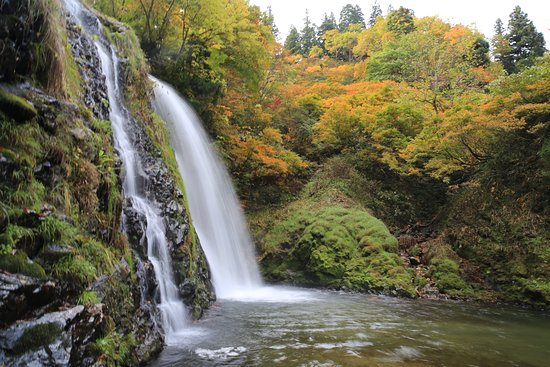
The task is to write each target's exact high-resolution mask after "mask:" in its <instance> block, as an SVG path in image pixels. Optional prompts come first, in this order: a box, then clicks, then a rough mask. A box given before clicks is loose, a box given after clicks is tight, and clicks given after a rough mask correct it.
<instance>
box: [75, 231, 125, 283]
mask: <svg viewBox="0 0 550 367" xmlns="http://www.w3.org/2000/svg"><path fill="white" fill-rule="evenodd" d="M78 252H79V254H80V255H82V256H83V257H84V258H85V259H86V260H88V261H89V262H90V263H93V264H96V268H97V271H98V273H99V274H112V273H113V271H114V269H115V264H116V262H117V259H116V257H115V254H113V252H112V251H111V250H110V249H109V248H108V247H106V246H105V245H104V244H102V243H101V242H99V241H96V240H94V239H91V238H87V239H86V240H85V241H84V242H83V243H82V244H81V245H80V248H79V250H78Z"/></svg>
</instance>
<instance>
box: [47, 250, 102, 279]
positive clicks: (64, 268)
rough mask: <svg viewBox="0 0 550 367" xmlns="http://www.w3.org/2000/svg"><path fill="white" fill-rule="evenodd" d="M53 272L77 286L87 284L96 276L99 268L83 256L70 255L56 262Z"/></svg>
mask: <svg viewBox="0 0 550 367" xmlns="http://www.w3.org/2000/svg"><path fill="white" fill-rule="evenodd" d="M52 273H53V274H54V275H55V276H57V277H59V278H61V279H63V280H65V281H67V282H71V283H73V284H74V285H76V286H86V285H87V284H89V283H90V282H92V281H93V280H94V278H95V277H96V274H97V269H96V267H95V266H94V265H93V264H92V263H90V262H89V261H88V260H86V259H84V258H83V257H82V256H79V255H69V256H65V257H64V258H62V259H61V260H59V261H58V262H57V263H55V264H54V266H53V268H52Z"/></svg>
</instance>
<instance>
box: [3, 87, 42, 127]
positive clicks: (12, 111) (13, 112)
mask: <svg viewBox="0 0 550 367" xmlns="http://www.w3.org/2000/svg"><path fill="white" fill-rule="evenodd" d="M0 110H2V112H4V113H5V114H6V115H7V116H9V117H11V118H12V119H14V120H15V121H17V122H25V121H28V120H31V119H33V118H35V117H36V115H37V114H38V112H37V111H36V109H35V108H34V106H33V105H32V104H31V103H29V102H28V101H27V100H25V99H23V98H21V97H18V96H16V95H15V94H11V93H9V92H7V91H5V90H4V89H2V88H0Z"/></svg>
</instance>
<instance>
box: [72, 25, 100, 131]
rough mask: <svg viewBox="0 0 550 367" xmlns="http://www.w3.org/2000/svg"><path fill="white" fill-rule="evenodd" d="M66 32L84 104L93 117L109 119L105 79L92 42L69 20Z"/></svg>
mask: <svg viewBox="0 0 550 367" xmlns="http://www.w3.org/2000/svg"><path fill="white" fill-rule="evenodd" d="M67 31H68V35H69V43H70V44H71V52H72V54H73V58H74V61H75V63H76V64H77V65H78V70H79V71H80V76H81V78H82V85H83V86H84V96H83V100H84V104H85V105H86V107H88V108H90V109H91V110H92V111H93V113H94V115H95V116H96V117H97V118H99V119H102V120H107V119H109V102H108V97H107V87H106V86H105V77H104V76H103V74H102V73H101V60H100V59H99V55H98V53H97V49H96V47H95V46H94V43H93V41H92V40H91V39H90V37H88V36H87V35H86V34H84V33H82V31H81V30H80V28H79V27H78V26H77V25H76V24H75V23H74V22H73V21H72V20H71V19H70V18H68V19H67Z"/></svg>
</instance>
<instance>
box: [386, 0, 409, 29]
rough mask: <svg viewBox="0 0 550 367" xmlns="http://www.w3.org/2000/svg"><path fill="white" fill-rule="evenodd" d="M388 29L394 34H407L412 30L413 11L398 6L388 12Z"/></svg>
mask: <svg viewBox="0 0 550 367" xmlns="http://www.w3.org/2000/svg"><path fill="white" fill-rule="evenodd" d="M388 29H389V30H390V31H392V32H394V33H395V34H407V33H411V32H412V31H414V12H413V11H412V10H411V9H407V8H404V7H402V6H401V7H399V9H397V10H394V11H392V12H391V13H389V14H388Z"/></svg>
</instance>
